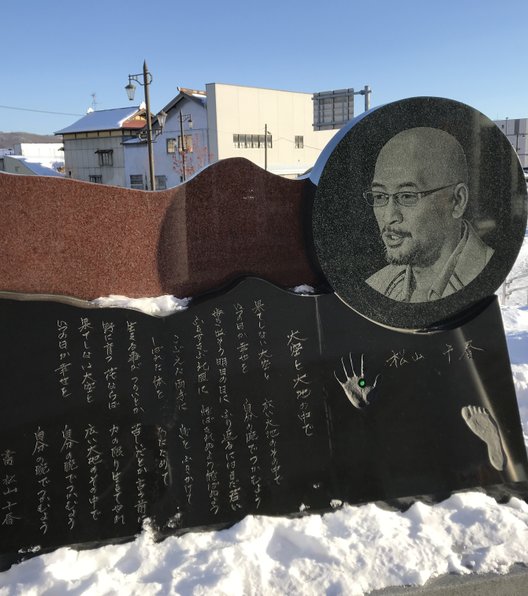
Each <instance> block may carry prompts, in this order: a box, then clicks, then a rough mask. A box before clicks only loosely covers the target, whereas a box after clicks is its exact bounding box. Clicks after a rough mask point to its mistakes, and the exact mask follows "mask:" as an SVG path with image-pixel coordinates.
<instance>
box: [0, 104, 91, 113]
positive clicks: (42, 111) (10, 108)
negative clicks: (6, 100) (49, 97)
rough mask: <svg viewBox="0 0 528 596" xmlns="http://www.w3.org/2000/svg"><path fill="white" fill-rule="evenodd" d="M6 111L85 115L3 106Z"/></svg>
mask: <svg viewBox="0 0 528 596" xmlns="http://www.w3.org/2000/svg"><path fill="white" fill-rule="evenodd" d="M0 108H4V109H5V110H19V111H21V112H38V113H39V114H55V115H56V116H84V115H85V114H72V113H71V112H49V111H47V110H33V109H31V108H16V107H14V106H1V105H0Z"/></svg>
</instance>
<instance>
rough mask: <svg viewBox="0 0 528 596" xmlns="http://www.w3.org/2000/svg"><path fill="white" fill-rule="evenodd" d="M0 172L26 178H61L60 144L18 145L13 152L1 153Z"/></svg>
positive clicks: (62, 158)
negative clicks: (20, 175) (21, 175)
mask: <svg viewBox="0 0 528 596" xmlns="http://www.w3.org/2000/svg"><path fill="white" fill-rule="evenodd" d="M0 171H3V172H8V173H10V174H23V175H26V176H31V175H33V176H62V175H63V172H64V152H63V147H62V143H18V144H16V145H14V147H13V151H10V150H9V151H7V150H5V151H2V154H1V155H0Z"/></svg>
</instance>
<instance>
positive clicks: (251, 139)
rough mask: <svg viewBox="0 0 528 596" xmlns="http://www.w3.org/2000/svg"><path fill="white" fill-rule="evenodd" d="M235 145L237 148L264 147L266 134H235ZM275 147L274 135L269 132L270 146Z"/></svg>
mask: <svg viewBox="0 0 528 596" xmlns="http://www.w3.org/2000/svg"><path fill="white" fill-rule="evenodd" d="M233 147H235V148H236V149H263V148H264V135H257V134H234V135H233ZM272 147H273V138H272V135H270V134H268V148H269V149H271V148H272Z"/></svg>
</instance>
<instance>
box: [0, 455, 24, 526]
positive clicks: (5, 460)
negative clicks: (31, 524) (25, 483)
mask: <svg viewBox="0 0 528 596" xmlns="http://www.w3.org/2000/svg"><path fill="white" fill-rule="evenodd" d="M15 456H16V452H15V451H13V450H12V449H6V450H5V451H4V452H3V453H2V454H1V455H0V457H1V459H2V468H3V470H2V473H3V474H4V475H3V477H2V481H1V490H2V502H1V503H2V514H1V516H0V519H1V520H2V526H14V525H15V524H16V522H17V521H19V520H20V519H22V518H21V517H19V516H18V515H17V506H18V500H19V498H21V495H20V494H19V493H18V482H17V476H16V473H15Z"/></svg>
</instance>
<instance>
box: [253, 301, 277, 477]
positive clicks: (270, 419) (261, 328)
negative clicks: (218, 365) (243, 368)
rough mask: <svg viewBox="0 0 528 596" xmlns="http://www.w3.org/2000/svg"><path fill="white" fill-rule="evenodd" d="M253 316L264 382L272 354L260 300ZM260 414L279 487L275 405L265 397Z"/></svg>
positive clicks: (272, 471) (267, 376)
mask: <svg viewBox="0 0 528 596" xmlns="http://www.w3.org/2000/svg"><path fill="white" fill-rule="evenodd" d="M252 311H253V314H254V315H255V317H256V319H257V322H258V338H259V352H258V359H259V363H260V367H261V370H262V374H263V375H264V379H265V380H266V381H269V380H270V372H271V371H270V368H271V365H272V361H271V359H272V357H273V355H272V353H271V351H270V348H269V345H268V330H267V327H266V317H265V316H264V313H265V312H266V305H265V304H264V302H263V301H262V300H260V299H258V300H254V301H253V309H252ZM262 414H263V415H264V434H265V436H266V439H267V441H268V447H269V456H270V471H271V475H272V478H273V481H274V482H275V484H277V485H279V484H280V483H281V481H282V474H281V463H280V460H279V445H278V438H279V436H280V426H279V424H278V422H277V420H276V415H275V404H274V403H273V400H272V399H271V398H270V397H269V396H267V397H266V398H265V399H264V401H263V402H262Z"/></svg>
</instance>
